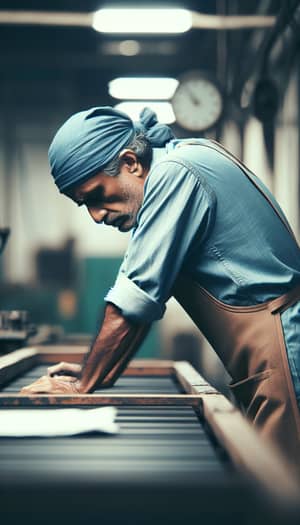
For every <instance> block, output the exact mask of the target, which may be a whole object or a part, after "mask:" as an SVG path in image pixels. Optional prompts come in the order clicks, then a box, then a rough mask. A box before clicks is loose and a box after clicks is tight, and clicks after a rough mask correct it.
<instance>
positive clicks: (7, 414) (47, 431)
mask: <svg viewBox="0 0 300 525" xmlns="http://www.w3.org/2000/svg"><path fill="white" fill-rule="evenodd" d="M116 413H117V410H116V409H115V408H114V407H102V408H92V409H82V408H67V409H34V410H32V409H29V410H27V409H12V410H11V409H9V410H0V437H29V436H44V437H55V436H73V435H75V434H82V433H85V432H101V433H107V434H115V433H117V432H118V430H119V427H118V425H117V424H116V423H115V422H114V419H115V416H116Z"/></svg>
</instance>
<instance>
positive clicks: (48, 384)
mask: <svg viewBox="0 0 300 525" xmlns="http://www.w3.org/2000/svg"><path fill="white" fill-rule="evenodd" d="M75 382H76V378H75V377H72V376H60V378H59V379H55V378H53V377H50V376H43V377H41V378H40V379H37V381H35V382H34V383H31V385H28V386H25V387H24V388H22V390H21V391H20V394H21V395H27V396H28V395H30V394H49V393H51V394H55V393H63V392H64V391H66V392H68V391H69V390H70V387H69V384H70V383H75Z"/></svg>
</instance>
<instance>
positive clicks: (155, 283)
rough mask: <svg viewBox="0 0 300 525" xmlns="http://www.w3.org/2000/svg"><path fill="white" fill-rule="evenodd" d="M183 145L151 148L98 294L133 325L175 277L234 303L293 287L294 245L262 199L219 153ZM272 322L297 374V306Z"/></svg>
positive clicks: (296, 271) (298, 266) (144, 318)
mask: <svg viewBox="0 0 300 525" xmlns="http://www.w3.org/2000/svg"><path fill="white" fill-rule="evenodd" d="M187 142H188V141H184V140H181V141H180V140H173V141H171V142H169V143H168V144H167V146H166V148H162V149H154V155H153V161H152V164H151V170H150V172H149V174H148V177H147V179H146V182H145V187H144V200H143V203H142V207H141V209H140V211H139V214H138V217H137V225H136V227H135V228H134V230H133V231H132V235H131V239H130V242H129V245H128V249H127V252H126V255H125V258H124V261H123V263H122V265H121V268H120V271H119V274H118V277H117V279H116V282H115V285H114V286H113V288H112V289H111V290H110V291H109V292H108V294H107V296H106V298H105V299H106V301H109V302H112V303H114V304H115V305H116V306H118V308H120V310H121V311H122V313H123V315H124V316H125V317H128V318H130V319H132V320H134V321H136V322H147V323H149V322H151V321H154V320H156V319H160V318H161V317H162V316H163V314H164V311H165V304H166V302H167V300H168V299H169V297H170V296H171V294H172V286H173V284H174V281H175V279H176V277H177V275H178V273H179V272H181V271H182V272H184V273H188V274H189V275H190V276H192V277H193V278H194V279H195V280H196V281H197V282H198V283H199V284H200V285H201V286H203V287H204V288H205V289H206V290H208V291H209V292H210V293H211V294H212V295H213V296H214V297H216V298H217V299H219V300H220V301H223V302H225V303H227V304H231V305H236V306H242V305H243V306H245V305H246V306H247V305H254V304H258V303H262V302H265V301H268V300H270V299H272V298H275V297H277V296H279V295H281V294H283V293H285V292H286V291H288V290H289V289H290V288H292V287H293V286H296V285H297V284H299V283H300V250H299V247H298V246H297V244H296V243H295V241H294V239H293V238H292V236H291V235H290V234H289V233H288V232H287V229H286V227H285V226H284V224H283V223H282V221H281V220H280V219H279V218H278V216H277V214H276V213H275V211H274V210H273V208H272V207H271V206H270V205H269V204H267V202H266V199H265V197H264V196H263V195H262V194H261V193H260V192H259V191H258V190H257V188H255V186H254V184H253V183H252V182H251V181H249V179H248V178H247V176H246V175H245V174H244V173H243V171H242V170H241V169H240V168H239V167H238V166H237V165H236V164H235V163H233V162H232V160H230V159H228V158H227V157H225V156H224V155H223V154H222V153H221V151H218V150H217V151H216V150H213V149H210V148H207V147H203V146H201V144H202V145H205V144H207V145H210V144H211V143H210V142H209V141H208V140H207V139H198V143H199V145H189V144H187ZM178 144H180V147H177V145H178ZM214 147H215V146H214ZM255 180H256V182H257V183H258V184H259V185H260V186H261V187H263V189H264V191H265V192H266V193H267V194H268V196H269V197H270V198H271V199H272V201H273V202H274V204H275V206H277V207H278V204H277V203H276V202H275V200H274V198H273V196H272V195H271V194H270V192H269V191H268V190H267V188H266V187H265V186H264V185H263V184H262V182H261V181H260V180H259V179H257V178H255ZM291 318H293V323H294V322H295V319H297V323H298V324H297V326H299V328H297V330H296V332H297V334H298V335H295V334H294V332H293V334H292V333H288V332H289V327H290V326H291ZM282 320H283V327H284V331H285V336H286V341H290V346H291V348H292V347H293V348H294V350H293V351H292V350H291V353H292V354H293V356H294V357H293V362H294V369H295V370H294V371H293V369H292V363H291V353H290V352H289V359H290V365H291V369H292V373H293V379H294V381H295V378H294V374H295V373H297V374H300V372H299V371H300V357H299V350H298V348H299V347H300V346H299V345H300V312H298V305H295V306H294V307H293V308H289V309H288V310H287V311H286V312H285V313H284V314H283V315H282ZM295 339H296V342H295V341H294V340H295ZM293 341H294V342H293ZM299 395H300V381H299Z"/></svg>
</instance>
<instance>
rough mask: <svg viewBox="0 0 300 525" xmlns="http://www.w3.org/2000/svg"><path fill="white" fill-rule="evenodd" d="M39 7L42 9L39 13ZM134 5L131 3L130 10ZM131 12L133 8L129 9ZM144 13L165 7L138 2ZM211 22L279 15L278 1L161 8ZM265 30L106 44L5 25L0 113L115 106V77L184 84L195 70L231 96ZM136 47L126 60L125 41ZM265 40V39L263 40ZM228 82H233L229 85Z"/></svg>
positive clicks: (73, 33) (78, 34)
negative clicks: (4, 109) (1, 108)
mask: <svg viewBox="0 0 300 525" xmlns="http://www.w3.org/2000/svg"><path fill="white" fill-rule="evenodd" d="M41 4H42V9H41ZM130 4H131V5H134V2H130ZM130 4H129V5H130ZM136 4H138V5H139V6H142V5H144V6H149V5H150V6H151V7H155V6H159V7H161V6H162V2H161V1H156V0H151V2H149V0H148V1H144V0H139V2H136ZM127 5H128V2H125V1H124V0H123V1H120V0H118V1H109V2H101V1H100V0H62V1H58V0H43V2H40V0H31V1H29V0H27V1H26V0H24V1H16V0H8V1H6V2H5V1H0V10H4V9H7V10H28V11H29V10H34V11H41V10H43V11H47V10H49V11H61V12H68V11H70V12H92V11H95V10H97V9H99V8H101V7H108V6H109V7H113V6H127ZM163 6H178V7H185V8H189V9H191V10H194V11H198V12H202V13H209V14H274V15H277V13H278V12H279V10H280V8H281V2H280V0H244V1H238V0H198V1H197V0H182V1H181V2H180V1H178V0H174V1H172V2H171V1H168V0H165V1H164V2H163ZM268 31H270V29H265V30H236V31H226V32H225V31H215V30H199V29H196V30H195V29H194V30H191V31H188V32H187V33H184V34H182V35H176V36H165V35H160V36H144V37H141V36H139V35H137V36H122V37H120V36H116V35H114V36H109V35H104V34H101V33H98V32H96V31H94V30H93V29H90V28H82V27H52V26H34V25H27V26H21V25H13V24H11V25H0V34H1V44H2V45H1V52H0V71H1V73H0V74H1V77H0V93H1V102H2V105H4V104H6V105H9V106H11V105H12V104H13V106H14V107H17V106H20V105H21V106H22V105H23V106H24V103H25V101H26V105H27V106H30V103H32V104H33V103H34V105H35V106H36V105H45V104H47V105H48V106H52V105H56V106H57V104H59V105H64V104H69V105H70V104H73V105H75V106H77V107H78V106H86V105H87V104H95V103H97V102H98V103H99V100H100V99H101V103H103V104H105V103H110V102H111V101H110V98H109V95H108V93H107V83H108V81H109V80H111V79H112V78H114V77H116V76H118V75H164V76H175V77H177V76H179V75H180V74H182V73H183V72H185V71H187V70H191V69H202V70H205V71H209V72H211V73H213V74H214V75H215V76H216V77H217V78H218V79H219V81H220V82H221V84H223V87H224V88H225V89H228V87H229V86H230V84H232V82H233V78H234V77H235V76H238V75H240V73H241V71H242V70H243V69H247V61H248V60H249V63H250V61H251V59H252V57H251V53H250V51H251V46H253V42H254V40H253V35H254V33H257V34H260V35H263V34H266V33H268ZM128 38H130V39H135V40H137V41H138V43H139V45H140V50H141V52H140V54H137V55H135V56H122V55H120V54H116V53H115V52H114V50H115V49H116V47H118V45H119V43H120V41H122V40H125V39H128ZM261 38H262V37H261ZM230 77H231V78H230Z"/></svg>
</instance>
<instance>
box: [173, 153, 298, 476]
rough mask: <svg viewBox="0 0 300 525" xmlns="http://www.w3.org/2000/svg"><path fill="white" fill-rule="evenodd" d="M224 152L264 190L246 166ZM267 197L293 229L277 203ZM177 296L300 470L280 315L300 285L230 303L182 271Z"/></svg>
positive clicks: (265, 429) (244, 401)
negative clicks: (267, 297) (266, 297)
mask: <svg viewBox="0 0 300 525" xmlns="http://www.w3.org/2000/svg"><path fill="white" fill-rule="evenodd" d="M208 147H212V146H208ZM219 147H220V146H219ZM213 149H216V148H214V147H213ZM224 151H225V153H224V154H225V155H226V156H227V157H230V158H231V160H233V162H235V163H236V164H238V166H239V167H240V168H241V169H242V170H243V171H244V173H245V174H246V175H247V176H248V178H249V179H250V181H251V182H252V183H253V184H254V185H255V186H256V187H257V188H258V189H259V191H261V192H262V190H261V188H259V187H258V186H257V184H256V182H255V180H253V179H252V178H251V176H250V175H249V172H247V170H246V168H245V167H244V166H243V165H242V164H241V163H240V162H239V161H237V160H236V159H235V158H232V156H231V155H230V154H228V152H227V151H226V150H224ZM221 153H222V152H221ZM263 194H264V193H263ZM266 198H267V196H266ZM267 200H268V201H269V202H270V204H271V206H272V207H273V209H274V210H275V212H276V213H277V214H278V215H279V217H280V218H281V220H282V221H283V222H284V224H285V225H286V226H287V228H288V229H289V227H288V225H287V223H286V222H285V220H284V218H282V217H281V215H280V214H279V212H278V210H277V209H276V208H275V207H274V206H273V204H272V202H271V201H270V200H269V199H268V198H267ZM289 231H290V230H289ZM173 295H174V296H175V298H176V299H177V300H178V302H179V303H180V304H181V305H182V306H183V308H184V309H185V310H186V311H187V313H188V314H189V315H190V317H191V318H192V319H193V321H194V322H195V323H196V325H197V326H198V328H199V329H200V330H201V332H202V333H203V335H204V336H205V337H206V338H207V340H208V341H209V342H210V344H211V345H212V347H213V348H214V350H215V351H216V352H217V354H218V355H219V357H220V359H221V360H222V362H223V364H224V366H225V368H226V369H227V370H228V372H229V373H230V375H231V377H232V383H231V384H230V385H229V386H230V388H231V389H232V392H233V394H234V396H235V399H236V400H237V403H238V404H239V405H240V407H241V408H242V409H243V410H244V411H245V412H246V414H247V416H248V417H249V418H250V419H251V420H252V421H253V422H254V424H255V425H256V426H257V428H258V429H259V430H260V432H261V434H262V435H263V436H266V438H268V439H271V440H272V441H273V443H274V444H275V445H277V447H278V446H279V447H280V449H281V452H282V453H283V455H285V457H286V458H287V459H288V460H289V461H290V463H291V464H292V465H295V463H296V464H297V467H298V469H299V472H300V412H299V408H298V405H297V400H296V396H295V390H294V386H293V383H292V379H291V374H290V369H289V364H288V360H287V354H286V348H285V341H284V336H283V331H282V325H281V317H280V314H281V313H282V312H283V311H284V310H285V309H286V308H288V307H289V306H292V305H293V304H294V303H296V302H297V301H299V300H300V286H298V287H297V288H294V289H292V290H291V291H289V292H288V293H286V294H284V295H282V296H280V297H277V298H276V299H274V300H271V301H269V302H266V303H262V304H258V305H254V306H231V305H228V304H225V303H223V302H221V301H219V300H217V299H216V298H215V297H213V296H212V295H211V294H210V293H208V292H207V291H206V290H205V289H203V288H202V287H201V286H200V285H199V284H198V283H197V282H195V281H193V280H191V279H190V278H189V277H188V276H185V275H183V274H181V275H179V277H178V278H177V280H176V283H175V287H174V293H173Z"/></svg>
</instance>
